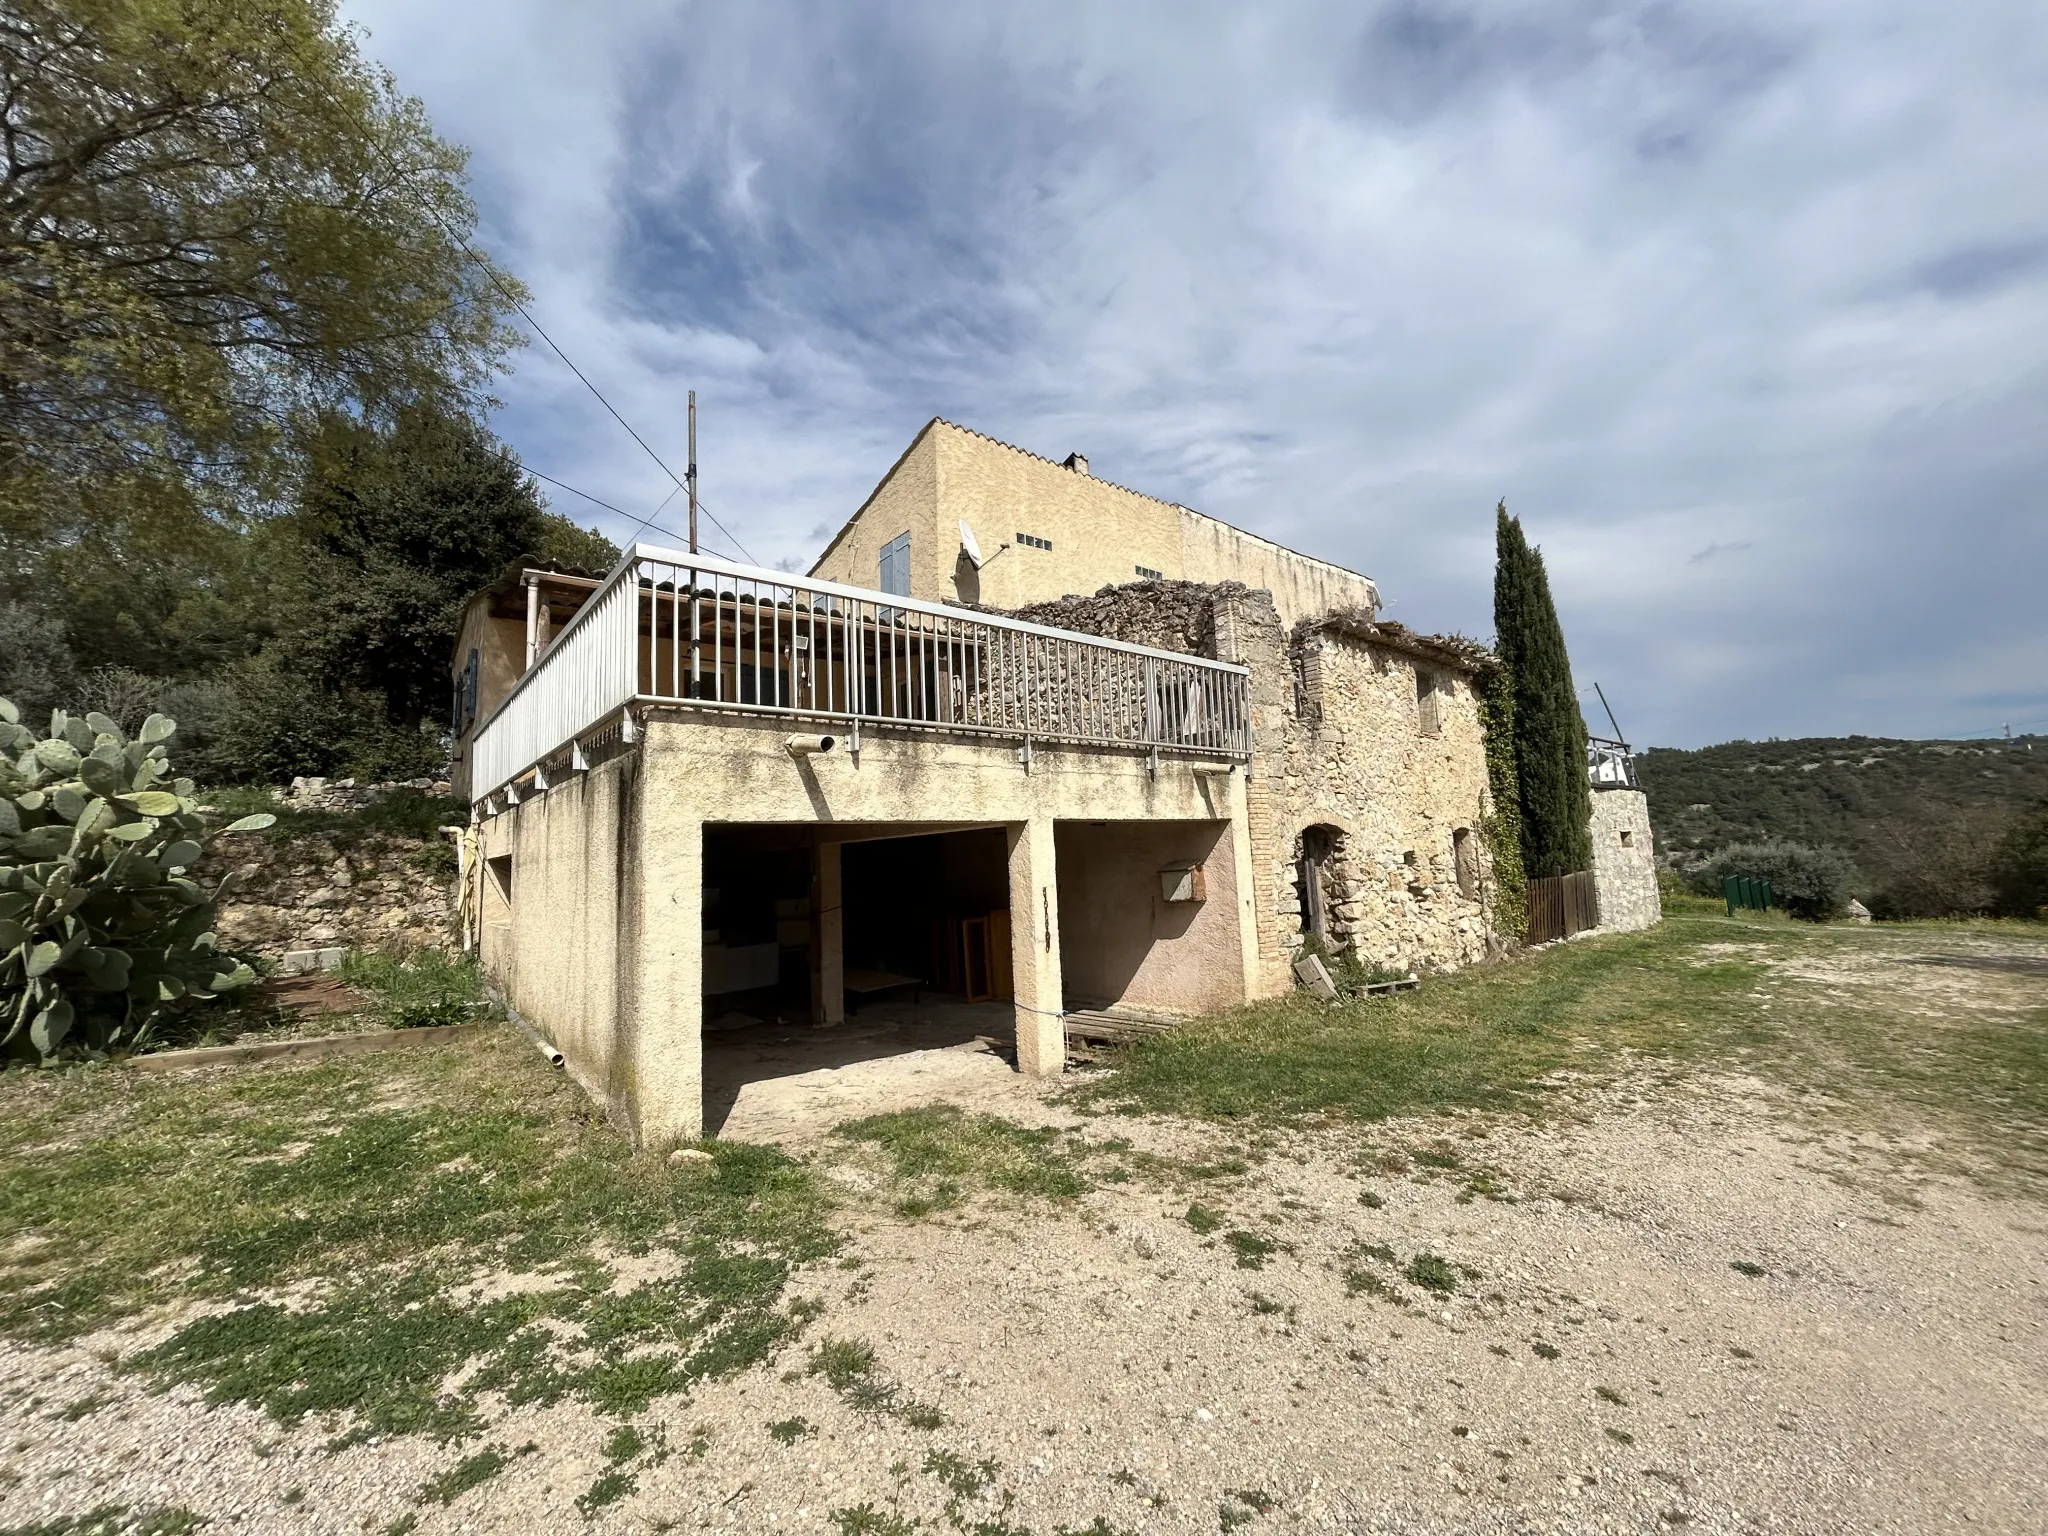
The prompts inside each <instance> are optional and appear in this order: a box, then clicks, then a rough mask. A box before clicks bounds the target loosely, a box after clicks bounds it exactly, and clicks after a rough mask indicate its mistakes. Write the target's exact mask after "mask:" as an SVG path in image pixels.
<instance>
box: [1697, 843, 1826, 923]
mask: <svg viewBox="0 0 2048 1536" xmlns="http://www.w3.org/2000/svg"><path fill="white" fill-rule="evenodd" d="M1727 875H1748V876H1750V877H1751V878H1753V879H1757V880H1764V881H1768V882H1769V883H1770V887H1771V893H1772V895H1773V896H1774V897H1775V898H1776V899H1777V903H1778V905H1779V906H1781V907H1783V908H1784V909H1785V911H1786V912H1788V913H1789V914H1791V915H1792V916H1793V917H1796V918H1800V919H1802V920H1803V921H1805V922H1809V923H1824V922H1826V921H1828V919H1830V918H1834V917H1840V916H1841V915H1842V914H1843V913H1844V912H1846V911H1847V910H1848V908H1849V888H1850V885H1851V883H1852V882H1853V881H1854V880H1855V878H1856V871H1855V868H1854V867H1853V866H1852V865H1851V864H1850V863H1849V860H1848V858H1847V856H1846V855H1844V854H1843V853H1842V852H1841V851H1840V850H1838V849H1834V848H1807V847H1803V846H1802V845H1800V844H1798V843H1737V844H1735V845H1734V846H1733V847H1731V848H1723V849H1722V850H1721V851H1720V852H1719V853H1717V854H1715V855H1714V856H1713V857H1712V858H1711V859H1709V860H1707V862H1706V863H1704V864H1702V865H1701V866H1700V867H1699V868H1698V869H1696V870H1694V871H1693V872H1692V874H1691V875H1690V876H1689V877H1688V880H1689V882H1690V884H1691V886H1692V888H1693V889H1694V890H1695V891H1697V892H1698V893H1699V894H1700V895H1702V896H1718V895H1720V894H1721V881H1722V878H1723V877H1724V876H1727Z"/></svg>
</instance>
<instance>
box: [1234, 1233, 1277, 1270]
mask: <svg viewBox="0 0 2048 1536" xmlns="http://www.w3.org/2000/svg"><path fill="white" fill-rule="evenodd" d="M1223 1241H1224V1242H1225V1243H1227V1244H1229V1245H1230V1251H1231V1253H1232V1254H1234V1255H1235V1256H1236V1258H1237V1267H1238V1268H1239V1269H1264V1268H1265V1267H1266V1260H1268V1259H1270V1258H1271V1257H1272V1256H1273V1255H1274V1254H1275V1253H1278V1252H1279V1251H1280V1244H1279V1243H1278V1242H1276V1241H1275V1240H1274V1239H1272V1238H1270V1237H1266V1236H1264V1235H1263V1234H1261V1233H1258V1232H1246V1231H1244V1230H1243V1229H1242V1228H1233V1229H1232V1230H1230V1231H1228V1232H1226V1233H1224V1234H1223Z"/></svg>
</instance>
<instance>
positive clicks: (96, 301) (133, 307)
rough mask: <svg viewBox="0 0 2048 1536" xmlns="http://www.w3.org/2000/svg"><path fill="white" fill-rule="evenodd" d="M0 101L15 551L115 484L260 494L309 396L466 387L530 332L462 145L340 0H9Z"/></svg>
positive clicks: (313, 408) (6, 529)
mask: <svg viewBox="0 0 2048 1536" xmlns="http://www.w3.org/2000/svg"><path fill="white" fill-rule="evenodd" d="M0 108H4V133H0V575H5V574H7V573H8V568H11V570H12V572H13V573H15V574H18V573H19V571H20V569H21V568H22V566H23V560H24V555H25V553H27V554H32V553H33V552H35V551H36V550H39V549H44V548H48V547H51V546H52V545H58V544H62V543H64V542H66V541H67V540H69V539H71V538H74V537H76V536H78V535H79V534H80V533H81V532H82V531H88V530H90V529H91V528H93V527H94V526H95V521H96V518H97V517H98V515H99V513H100V511H101V510H102V503H103V501H104V499H105V498H106V496H107V495H108V494H109V490H108V488H109V487H110V486H111V485H114V484H115V483H117V482H118V483H120V484H122V485H124V486H126V487H128V491H127V492H124V494H128V495H129V496H130V498H131V499H132V500H134V501H136V502H138V503H146V504H148V506H149V508H150V510H151V513H152V515H156V516H161V517H165V518H170V519H173V520H175V519H177V518H179V517H183V516H189V515H190V514H191V513H192V511H193V510H194V509H195V508H196V509H198V510H201V511H205V512H210V513H213V514H215V515H229V514H233V513H235V512H237V511H246V510H248V508H249V506H250V501H249V498H250V497H251V496H257V497H261V496H263V495H266V494H269V493H271V492H272V491H274V489H275V488H276V487H277V485H278V484H280V483H281V482H280V476H281V474H282V472H283V471H284V470H285V468H286V467H287V463H288V455H287V454H286V452H285V450H286V449H287V448H289V446H290V445H291V443H292V438H293V432H294V428H295V427H296V426H297V425H298V424H299V423H302V422H304V421H305V420H306V419H307V418H308V416H309V415H311V414H316V413H318V412H320V411H322V410H325V409H332V408H336V407H341V406H346V407H348V408H349V409H352V410H354V411H357V412H359V413H364V414H367V415H369V416H370V417H372V418H373V419H375V418H384V417H388V415H389V414H390V413H391V412H392V411H393V410H394V409H395V408H396V407H398V406H400V405H404V404H406V403H409V402H415V401H420V400H432V401H441V402H448V401H454V400H458V399H461V398H463V397H465V396H471V395H474V393H475V392H476V391H477V390H478V389H479V388H480V387H481V386H482V385H483V384H484V383H486V382H487V381H488V379H489V378H490V376H491V375H492V374H493V373H494V372H495V371H496V370H497V369H498V368H499V367H500V366H501V364H502V361H503V358H504V355H505V353H506V352H507V350H508V349H509V348H510V347H512V346H513V345H515V344H516V343H517V340H518V337H517V333H516V332H515V331H513V330H512V329H511V328H510V327H509V326H508V325H507V324H506V316H507V314H508V313H509V310H510V306H511V299H512V296H513V295H515V294H516V293H517V292H518V289H517V286H516V284H515V283H514V281H513V280H512V279H511V278H510V277H508V276H506V275H505V274H503V273H501V272H498V271H496V270H495V269H493V268H491V267H490V266H489V265H488V264H487V262H485V261H483V260H481V259H479V258H477V257H476V256H474V255H473V254H471V253H470V252H469V251H467V250H465V249H464V241H465V239H466V237H467V236H468V234H469V232H470V231H471V230H472V229H473V228H474V226H475V222H476V212H475V208H474V206H473V205H472V204H471V202H470V199H469V196H468V194H467V192H466V191H465V190H464V186H463V170H464V160H465V156H464V152H463V151H462V150H461V149H460V148H458V147H456V146H454V145H451V144H449V143H447V142H445V141H444V140H442V139H440V138H438V137H437V136H436V135H435V134H434V132H433V129H432V127H431V125H430V124H429V123H428V121H427V118H426V114H425V112H424V110H423V109H422V108H421V106H420V104H419V103H418V102H417V101H415V100H413V99H411V98H409V97H406V96H403V95H401V94H400V93H399V92H398V91H397V89H396V87H395V85H394V84H393V82H392V80H391V78H390V76H389V75H388V74H386V73H384V72H383V71H382V70H379V69H377V68H375V67H374V66H372V65H370V64H368V63H366V62H365V61H364V60H363V58H362V57H361V56H360V54H359V53H358V52H357V49H356V45H355V39H354V37H353V35H352V34H351V33H350V32H349V30H348V29H347V28H345V27H343V26H342V25H340V23H339V22H338V21H337V20H336V17H335V10H334V6H333V4H332V0H9V3H8V5H7V6H6V7H5V9H4V11H0ZM82 487H90V488H91V489H90V492H89V493H87V492H84V491H82V490H81V488H82Z"/></svg>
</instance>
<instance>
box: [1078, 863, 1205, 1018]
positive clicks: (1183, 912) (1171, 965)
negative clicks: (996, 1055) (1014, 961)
mask: <svg viewBox="0 0 2048 1536" xmlns="http://www.w3.org/2000/svg"><path fill="white" fill-rule="evenodd" d="M1229 830H1230V829H1229V826H1228V824H1227V823H1223V822H1194V823H1171V822H1168V823H1155V822H1122V823H1114V822H1112V823H1105V824H1103V825H1095V824H1091V823H1074V822H1068V823H1065V824H1063V825H1061V826H1060V827H1058V829H1057V832H1056V837H1055V842H1056V846H1057V849H1058V860H1059V896H1060V904H1059V905H1060V954H1061V957H1062V974H1063V976H1064V978H1065V982H1066V996H1067V1005H1068V1006H1069V1007H1074V1006H1077V1005H1104V1004H1119V1003H1120V1004H1123V1005H1124V1006H1126V1007H1132V1008H1143V1009H1148V1010H1157V1011H1160V1012H1166V1013H1182V1014H1196V1013H1206V1012H1211V1011H1213V1010H1215V1009H1218V1008H1228V1007H1231V1006H1233V1005H1234V1004H1237V1003H1240V1002H1242V1001H1243V1000H1244V998H1245V978H1244V966H1243V960H1242V955H1241V953H1240V951H1239V947H1238V944H1237V882H1236V879H1235V874H1234V871H1233V870H1232V867H1231V862H1232V861H1231V844H1230V837H1229ZM1176 860H1187V861H1191V862H1193V863H1195V864H1198V865H1200V866H1201V867H1202V871H1203V876H1204V879H1205V881H1206V884H1207V898H1206V899H1205V900H1203V901H1199V902H1183V901H1167V900H1166V899H1165V898H1164V896H1163V894H1162V892H1161V889H1160V871H1161V870H1162V869H1163V868H1164V867H1165V866H1166V865H1167V864H1169V863H1172V862H1174V861H1176Z"/></svg>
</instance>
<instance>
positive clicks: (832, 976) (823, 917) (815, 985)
mask: <svg viewBox="0 0 2048 1536" xmlns="http://www.w3.org/2000/svg"><path fill="white" fill-rule="evenodd" d="M842 846H844V845H842V844H840V843H820V844H818V845H817V848H816V849H815V850H814V852H813V855H812V858H813V865H812V868H813V870H814V871H815V873H816V875H817V879H816V882H815V885H816V889H817V893H818V896H817V901H818V913H817V921H816V923H815V924H814V925H813V931H814V932H816V934H817V936H818V937H817V944H818V955H817V964H816V965H815V966H814V967H813V968H812V971H811V1022H812V1023H813V1024H823V1025H826V1026H827V1027H830V1026H831V1025H834V1024H844V1023H845V1022H846V912H845V907H844V903H843V898H842V893H843V890H844V886H843V885H842V883H841V878H840V868H841V864H840V857H839V853H840V849H841V847H842Z"/></svg>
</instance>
